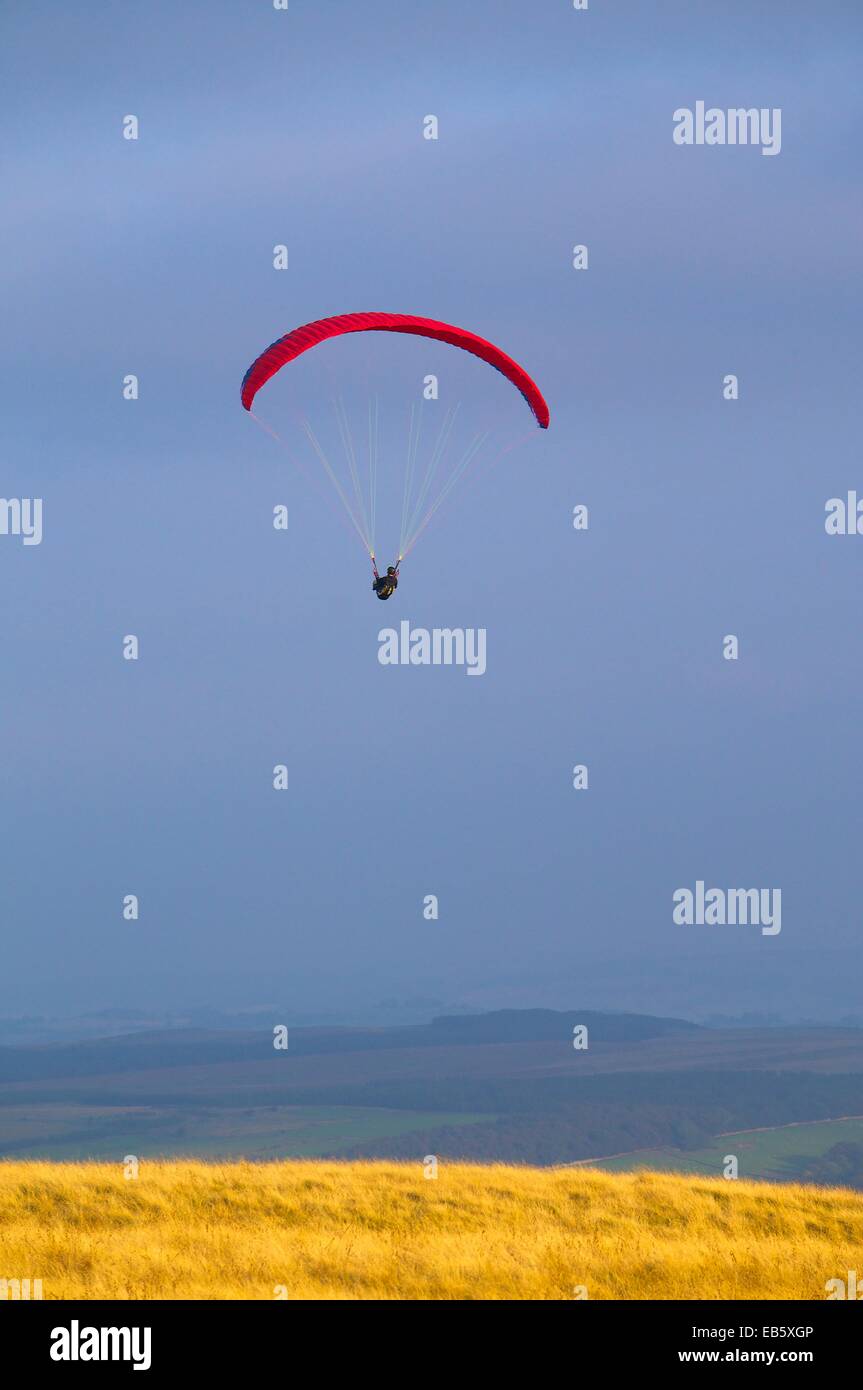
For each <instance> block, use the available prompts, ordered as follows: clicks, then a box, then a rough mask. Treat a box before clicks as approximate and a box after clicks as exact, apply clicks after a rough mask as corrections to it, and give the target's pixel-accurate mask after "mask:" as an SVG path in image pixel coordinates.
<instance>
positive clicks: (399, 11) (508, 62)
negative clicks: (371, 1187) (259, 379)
mask: <svg viewBox="0 0 863 1390" xmlns="http://www.w3.org/2000/svg"><path fill="white" fill-rule="evenodd" d="M0 25H2V49H3V55H4V56H3V67H4V70H5V73H4V78H3V83H2V86H3V96H2V99H0V100H2V108H3V116H2V122H3V127H4V135H3V148H4V155H3V188H4V199H3V201H4V216H3V227H2V232H0V238H2V240H0V277H2V299H3V306H4V309H3V329H4V331H3V334H2V354H3V360H2V376H3V403H4V408H3V415H2V419H3V425H2V472H0V477H2V487H0V492H2V495H3V496H5V497H7V498H15V497H40V498H42V499H43V506H44V514H43V528H44V535H43V540H42V543H41V545H38V546H24V545H22V543H21V540H20V539H19V538H15V537H12V536H0V579H2V593H3V604H2V628H3V682H2V712H3V765H4V766H3V788H4V790H3V796H2V817H3V819H2V826H0V839H1V840H2V861H3V867H2V878H0V892H2V908H3V910H2V932H3V941H2V956H0V960H2V969H0V1011H2V1012H4V1013H7V1014H8V1013H23V1012H47V1011H58V1010H60V1011H63V1012H75V1011H77V1010H85V1009H90V1008H98V1007H114V1006H116V1007H130V1006H139V1007H151V1006H155V1007H163V1006H168V1005H171V1006H177V1007H179V1006H182V1005H196V1004H216V1005H219V1006H222V1007H244V1006H247V1005H250V1004H254V1003H257V1002H266V1001H270V1000H278V1001H287V1002H288V1003H289V1004H290V1005H292V1006H293V1007H296V1008H298V1009H299V1008H302V1009H304V1010H311V1011H314V1010H315V1009H319V1010H321V1011H325V1010H327V1009H328V1008H331V1007H332V1008H343V1009H345V1010H347V1011H350V1010H351V1009H352V1008H359V1007H361V1006H364V1005H365V1004H368V1003H369V1002H373V1001H375V1000H377V999H379V998H382V997H384V996H387V995H393V994H395V995H397V996H399V997H410V996H414V995H418V994H422V995H431V996H433V997H435V998H440V999H443V1000H445V1001H447V1002H466V1003H473V1004H478V1005H482V1006H493V1005H495V1004H510V1003H519V1004H525V1005H532V1004H540V1003H548V1004H559V1005H565V1004H568V1005H582V1006H594V1007H611V1008H640V1009H642V1010H645V1011H651V1010H655V1011H662V1012H669V1013H679V1014H690V1015H693V1016H698V1015H700V1014H703V1013H704V1012H705V1011H708V1010H710V1009H718V1010H721V1011H723V1012H727V1013H736V1012H739V1011H742V1010H744V1009H751V1008H763V1009H770V1010H775V1011H779V1012H783V1013H787V1014H789V1015H790V1016H795V1017H796V1016H804V1015H808V1016H817V1017H839V1016H841V1015H842V1014H843V1013H848V1012H851V1011H855V1010H856V1011H858V1012H859V1010H860V972H859V965H858V964H857V962H858V960H859V955H858V946H859V940H860V931H861V908H860V887H859V867H858V861H859V850H858V849H857V845H858V841H859V833H860V813H859V804H860V776H861V762H860V746H859V745H860V738H859V707H860V677H861V670H863V662H861V646H863V624H861V621H860V619H861V601H860V593H861V586H860V568H861V563H863V537H859V536H858V537H843V538H828V537H827V536H826V535H825V531H824V504H825V502H826V501H827V499H828V498H830V497H833V496H837V495H844V494H845V493H846V492H847V491H848V490H849V489H852V488H857V489H859V490H860V493H861V496H863V466H861V455H860V443H859V437H860V424H859V421H860V413H859V412H860V385H859V378H860V354H859V335H860V311H861V302H860V301H861V283H860V225H861V221H860V213H861V206H860V205H861V193H860V187H861V183H860V154H859V151H860V127H861V122H860V117H861V106H863V92H861V87H860V83H859V63H860V47H861V38H863V12H861V11H860V9H859V7H858V6H857V5H856V4H852V3H850V2H849V0H824V3H821V4H818V5H813V4H810V3H803V0H799V3H782V4H780V3H778V0H776V2H775V3H768V4H760V5H757V6H753V5H751V4H749V3H746V0H735V2H734V3H731V4H728V5H724V6H716V5H714V4H707V3H694V0H676V2H675V3H670V2H669V0H657V3H654V4H651V5H649V6H648V5H644V4H641V3H638V0H628V3H627V2H625V0H614V3H613V4H612V3H603V0H590V6H589V9H588V11H587V12H582V13H579V12H575V11H574V10H573V9H572V7H571V5H569V4H568V3H567V0H538V2H537V3H527V0H520V2H519V3H516V0H474V2H473V3H471V4H470V5H466V4H464V3H463V0H439V3H436V4H432V5H419V4H415V5H407V4H405V3H404V0H365V3H364V2H363V0H351V2H350V3H348V2H346V0H345V2H343V0H325V3H320V0H318V2H317V3H315V2H314V0H290V6H289V9H288V10H287V12H276V11H274V10H273V8H272V6H271V5H269V4H268V3H266V2H265V0H258V2H257V3H253V0H246V3H243V4H241V5H237V4H234V3H227V0H207V3H203V0H195V2H193V3H185V4H183V5H176V4H172V3H168V2H167V0H153V3H150V4H148V5H146V6H140V5H123V4H119V3H116V0H113V3H91V4H88V5H87V6H86V7H79V6H69V5H65V4H62V3H59V0H56V2H55V3H47V4H40V5H38V6H33V5H26V4H23V3H18V4H12V5H8V6H6V7H4V14H3V17H2V20H0ZM699 100H703V101H705V102H706V103H707V105H708V106H710V105H715V106H717V107H720V108H723V109H727V108H731V107H738V106H745V107H751V106H755V107H758V108H769V109H772V108H781V112H782V147H781V152H780V153H779V154H778V155H775V156H773V157H765V156H764V155H762V153H761V152H760V150H759V149H757V148H751V147H746V148H743V147H706V146H701V147H697V146H694V147H689V148H684V147H680V146H678V145H676V144H675V143H674V142H673V140H672V128H673V121H672V114H673V112H674V111H675V110H676V109H677V108H680V107H694V105H695V103H696V102H697V101H699ZM128 114H134V115H136V116H137V117H138V118H139V121H140V133H139V139H138V140H137V141H129V140H125V139H123V138H122V121H123V118H124V117H125V116H126V115H128ZM428 114H434V115H436V116H437V117H438V120H439V138H438V140H437V141H428V140H424V139H423V138H422V122H423V118H424V117H425V116H426V115H428ZM280 243H284V244H286V245H287V246H288V248H289V269H288V270H287V271H284V272H279V271H276V270H274V269H273V264H272V258H273V247H274V245H276V244H280ZM575 243H584V244H586V245H587V246H588V248H589V257H590V259H589V269H588V270H587V271H581V272H576V271H575V270H574V269H573V268H572V264H571V258H572V247H573V245H574V244H575ZM367 309H384V310H390V311H393V312H401V313H417V314H422V315H427V316H429V317H434V318H439V319H444V320H447V321H450V322H454V323H456V324H461V325H463V326H465V327H468V328H471V329H473V330H474V331H475V332H478V333H480V334H482V335H483V336H485V337H488V338H490V339H492V340H493V341H494V342H497V343H499V344H500V345H501V346H502V347H503V348H504V349H505V350H506V351H508V352H510V353H511V354H512V355H513V356H515V357H517V358H518V359H519V360H520V361H521V362H523V363H524V364H525V366H526V367H527V368H528V370H530V371H531V373H532V374H533V375H534V376H535V377H536V379H537V381H538V382H539V383H540V385H541V387H542V389H543V391H544V393H545V395H546V397H547V399H548V401H549V404H550V407H551V415H552V423H551V428H550V429H549V431H548V432H547V434H543V433H540V432H539V431H535V432H532V433H530V437H529V438H528V440H527V442H526V443H525V444H524V445H523V447H521V448H520V449H519V450H517V451H514V453H513V454H512V456H509V457H507V458H506V459H505V460H503V461H502V462H501V463H500V464H498V465H497V466H496V467H495V469H494V470H493V472H492V473H491V474H489V475H488V476H485V477H483V478H478V479H477V480H476V481H475V483H474V484H472V485H471V486H470V487H469V488H466V489H465V491H464V492H463V494H462V495H461V496H459V497H458V499H457V500H456V501H454V504H453V505H452V506H451V507H448V508H447V509H445V510H444V511H443V512H442V514H441V515H440V516H439V517H438V518H436V520H435V522H434V525H433V527H430V528H429V531H428V534H427V536H425V537H424V538H423V540H422V541H421V543H420V544H419V545H418V546H417V548H416V550H415V551H414V552H412V554H411V556H410V557H409V561H408V562H406V564H405V567H404V570H403V578H402V584H401V586H400V589H399V592H398V594H397V595H396V597H395V599H394V600H393V601H392V602H391V603H389V604H388V605H387V606H386V607H385V606H384V605H382V604H380V603H378V602H377V601H376V600H375V599H374V598H373V596H372V595H371V591H370V587H369V577H368V566H367V561H366V559H365V558H364V556H363V554H362V551H361V549H360V548H359V547H358V545H356V544H355V543H354V542H353V541H352V540H351V538H350V537H349V536H348V535H347V533H346V532H345V530H344V528H342V527H341V526H340V525H339V524H338V522H337V521H336V520H334V518H333V516H332V514H331V512H330V510H329V509H328V507H327V505H326V503H325V501H324V499H323V498H322V495H321V494H320V493H319V492H318V491H317V490H316V489H315V488H314V487H313V486H312V485H311V484H310V482H309V481H308V479H307V477H306V476H305V475H304V474H302V473H300V472H297V471H296V470H294V468H293V467H292V465H291V463H290V460H289V459H287V458H286V456H285V455H284V453H283V452H282V451H280V449H279V448H278V447H277V446H276V445H274V443H273V442H272V441H271V440H270V439H269V438H268V437H267V436H266V435H265V434H264V433H263V432H262V431H261V430H259V429H257V428H256V426H255V424H254V422H253V421H252V420H250V418H249V416H248V415H247V414H246V413H245V412H244V411H243V410H242V409H241V408H240V404H239V384H240V380H241V378H242V375H243V372H244V371H245V369H246V367H247V366H248V364H249V362H250V361H251V359H252V358H253V357H254V356H255V355H256V354H257V353H258V352H259V351H261V350H262V348H263V347H264V346H266V344H268V343H269V342H270V341H271V340H272V339H273V338H275V337H277V336H278V335H279V334H281V333H284V332H286V331H287V330H288V329H290V328H292V327H294V326H295V325H297V324H300V323H304V322H307V321H308V320H311V319H315V318H319V317H322V316H325V315H328V314H334V313H341V312H345V311H350V310H367ZM348 346H349V345H348V344H347V343H343V344H340V345H339V356H338V359H337V360H338V363H339V369H340V370H343V371H344V374H345V387H344V389H345V393H346V396H347V398H348V399H349V402H350V403H351V404H352V405H353V406H357V403H358V401H359V398H360V396H361V390H360V376H359V367H360V364H362V367H363V370H365V369H366V365H367V364H368V363H369V362H370V361H371V362H373V363H374V362H375V357H374V353H375V351H377V350H378V348H379V349H380V354H381V356H380V359H379V363H378V365H383V366H384V367H385V366H386V364H387V363H388V362H391V361H392V362H395V361H396V358H394V357H392V356H388V355H387V354H392V353H393V351H394V346H397V344H395V345H394V343H393V341H392V340H390V341H389V342H388V343H386V344H384V343H383V342H380V343H379V344H375V343H372V342H370V341H368V340H367V341H366V342H364V343H363V344H362V345H361V346H360V345H359V344H358V345H357V353H356V373H357V374H356V375H354V376H352V371H353V370H354V368H353V361H354V359H353V358H352V355H351V352H350V351H346V349H347V347H348ZM405 350H406V351H408V352H410V353H412V354H413V356H412V357H411V358H401V357H399V358H398V361H399V363H402V362H404V361H407V360H410V361H413V362H415V363H416V364H417V373H418V374H422V372H424V371H425V370H430V371H434V370H436V368H435V366H434V365H432V366H430V367H428V368H426V361H427V359H426V356H425V355H424V351H423V349H422V348H421V347H420V348H418V345H417V344H415V343H410V344H408V345H407V347H406V349H405ZM321 351H322V352H323V351H325V349H321ZM429 351H430V354H432V355H433V360H434V362H435V363H438V362H440V361H442V360H443V359H442V358H441V357H440V356H439V355H437V354H440V353H442V352H444V351H445V350H444V349H441V348H439V347H437V346H434V347H432V348H431V349H430V350H429ZM452 353H455V350H452ZM455 355H456V356H458V357H459V358H460V361H459V364H458V366H457V367H456V366H455V364H454V365H453V367H452V371H453V375H454V379H455V377H456V375H457V376H458V390H459V391H460V392H462V393H463V394H462V396H461V399H462V400H463V401H464V402H466V404H467V406H468V407H470V406H471V404H472V403H473V404H475V405H476V408H477V410H486V411H488V410H492V411H494V412H497V411H498V409H500V410H501V411H505V410H507V409H511V410H512V411H513V413H514V417H518V424H519V426H520V425H521V423H522V418H523V417H522V412H525V410H526V408H525V407H524V405H523V403H522V402H521V401H520V399H519V398H518V397H517V396H516V395H515V394H514V393H513V394H512V400H510V395H509V394H508V393H507V391H506V389H505V385H504V384H502V383H501V381H500V379H499V378H498V377H497V376H496V375H495V374H494V373H493V372H490V371H488V369H485V368H481V367H480V366H479V365H478V364H475V363H473V362H470V361H469V359H465V358H462V356H461V355H460V354H457V353H455ZM334 360H335V359H334ZM428 360H432V359H431V357H430V358H429V359H428ZM444 370H447V369H446V368H444ZM127 373H135V374H136V375H137V376H138V377H139V379H140V399H139V400H138V401H135V402H129V401H126V400H124V399H123V396H122V381H123V378H124V376H126V374H127ZM727 373H735V374H737V376H738V377H739V381H740V399H739V400H738V401H736V402H728V401H725V400H724V399H723V394H722V382H723V377H724V376H725V375H726V374H727ZM308 381H309V382H310V383H313V381H314V374H313V373H312V372H310V373H309V375H308ZM391 386H392V394H393V396H394V397H395V396H398V395H399V393H400V392H401V391H402V380H401V373H400V371H396V370H395V368H394V369H393V375H392V380H391ZM309 389H310V392H311V391H312V390H313V387H312V385H311V384H310V387H309ZM279 391H280V383H279V380H278V379H277V380H276V381H274V382H271V383H270V385H269V386H268V387H267V388H265V392H266V395H265V394H264V393H262V395H261V397H260V405H261V414H262V415H263V416H264V418H268V419H274V418H275V416H276V414H277V412H278V409H279V405H280V401H281V397H280V395H279ZM474 393H475V394H474ZM390 404H391V405H392V406H393V408H398V407H399V406H400V405H403V401H401V400H395V401H393V402H391V403H390ZM307 405H308V409H309V414H310V416H313V415H314V410H315V408H316V407H317V406H319V405H320V402H319V401H315V400H313V399H310V400H309V401H308V402H307ZM357 408H359V407H357ZM527 423H528V424H529V423H530V422H529V417H528V418H527ZM397 463H398V460H392V459H390V460H389V461H388V463H387V467H390V468H392V470H393V476H395V469H396V464H397ZM277 503H285V504H286V505H287V506H288V507H289V509H290V526H289V530H288V531H287V532H286V533H277V532H275V531H274V530H273V529H272V525H271V512H272V508H273V506H274V505H276V504H277ZM577 503H586V504H587V505H588V507H589V509H590V528H589V530H588V531H587V532H584V533H576V532H574V531H573V529H572V522H571V516H572V508H573V506H575V505H576V504H577ZM403 618H407V619H409V620H410V622H411V623H412V624H413V625H414V626H422V627H428V628H432V627H436V626H437V627H483V628H485V629H486V630H487V634H488V636H487V643H488V648H487V650H488V658H487V659H488V669H487V672H486V674H485V675H484V676H483V677H482V678H477V679H471V678H468V677H466V675H465V672H464V671H462V670H456V669H452V668H443V669H440V668H405V669H401V668H400V669H390V668H387V667H384V666H381V665H380V664H379V663H378V660H377V652H378V640H377V634H378V630H379V628H380V627H381V626H382V625H384V623H385V622H393V621H400V620H401V619H403ZM128 633H134V634H136V635H137V636H138V637H139V639H140V644H141V648H140V659H139V660H138V661H137V662H127V661H124V660H123V659H122V651H121V642H122V638H123V636H124V635H125V634H128ZM728 633H734V634H737V635H738V637H739V640H740V658H739V660H738V661H736V662H728V661H725V660H723V658H722V650H721V644H722V639H723V637H724V636H725V634H728ZM277 763H286V764H287V765H288V768H289V778H290V785H289V790H288V791H287V792H285V793H277V792H275V791H274V790H273V789H272V785H271V781H272V768H273V766H274V765H275V764H277ZM575 763H584V764H587V766H588V767H589V776H590V788H589V790H588V791H586V792H576V791H574V790H573V789H572V786H571V769H572V767H573V765H574V764H575ZM698 879H704V880H705V881H707V883H708V884H709V885H718V886H721V887H724V888H731V887H759V888H762V887H763V888H780V889H781V891H782V931H781V934H780V935H778V936H776V937H766V936H762V935H761V934H760V933H759V932H758V931H757V929H753V928H752V927H712V928H711V927H705V926H690V927H681V926H676V925H675V924H674V923H673V921H672V893H673V892H674V890H675V889H676V888H679V887H685V886H689V887H692V886H694V884H695V882H696V880H698ZM128 893H136V894H138V895H139V897H140V904H141V916H140V919H139V920H138V921H137V922H134V923H129V922H124V920H123V918H122V913H121V905H122V900H123V897H124V895H125V894H128ZM426 894H437V895H438V896H439V900H440V918H439V920H438V921H437V922H426V921H425V920H424V919H423V915H422V906H423V898H424V895H426Z"/></svg>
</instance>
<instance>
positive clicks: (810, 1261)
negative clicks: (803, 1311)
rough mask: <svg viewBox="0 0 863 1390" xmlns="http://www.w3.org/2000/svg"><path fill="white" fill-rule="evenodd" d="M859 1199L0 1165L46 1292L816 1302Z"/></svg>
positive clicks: (857, 1240) (17, 1269)
mask: <svg viewBox="0 0 863 1390" xmlns="http://www.w3.org/2000/svg"><path fill="white" fill-rule="evenodd" d="M861 1248H863V1197H861V1196H860V1195H856V1194H853V1193H850V1192H846V1191H843V1190H841V1189H835V1190H829V1191H828V1190H819V1189H817V1188H803V1187H796V1186H782V1187H771V1186H768V1185H766V1184H755V1183H745V1182H725V1181H722V1180H718V1181H717V1180H707V1179H702V1178H679V1177H669V1176H667V1175H663V1174H639V1175H630V1174H621V1175H612V1174H607V1173H600V1172H597V1171H590V1170H578V1169H576V1170H572V1169H570V1170H557V1171H538V1170H536V1169H529V1168H512V1167H505V1166H503V1165H494V1166H489V1167H478V1166H477V1167H474V1166H467V1165H449V1164H445V1163H444V1164H441V1165H440V1167H439V1170H438V1175H437V1177H435V1178H432V1179H428V1178H426V1177H424V1174H423V1167H422V1165H421V1164H420V1163H411V1164H403V1165H401V1164H383V1163H379V1164H371V1163H369V1164H362V1163H353V1164H334V1163H312V1162H300V1163H281V1164H255V1165H251V1164H235V1165H214V1164H202V1163H189V1162H186V1163H165V1164H150V1163H143V1164H142V1165H141V1168H140V1172H139V1175H138V1176H137V1178H131V1179H127V1178H126V1177H124V1173H123V1170H122V1168H121V1167H120V1165H119V1164H111V1165H107V1164H106V1165H96V1164H88V1165H51V1164H37V1163H10V1162H6V1163H0V1271H2V1273H3V1275H4V1277H6V1278H7V1279H13V1278H17V1279H30V1280H31V1281H32V1280H34V1279H40V1280H41V1281H42V1294H43V1297H44V1298H46V1299H64V1298H84V1299H95V1298H108V1299H194V1298H198V1299H201V1298H203V1299H256V1300H272V1299H274V1298H280V1297H281V1298H289V1299H300V1300H302V1299H409V1300H410V1299H459V1300H463V1299H544V1300H545V1299H554V1300H570V1299H574V1298H583V1297H588V1298H591V1299H742V1298H758V1299H773V1298H779V1299H807V1300H821V1299H824V1298H825V1296H826V1291H825V1286H826V1284H827V1281H828V1280H831V1279H835V1278H845V1277H846V1276H847V1272H848V1270H850V1269H855V1268H858V1267H859V1262H860V1251H861Z"/></svg>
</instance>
